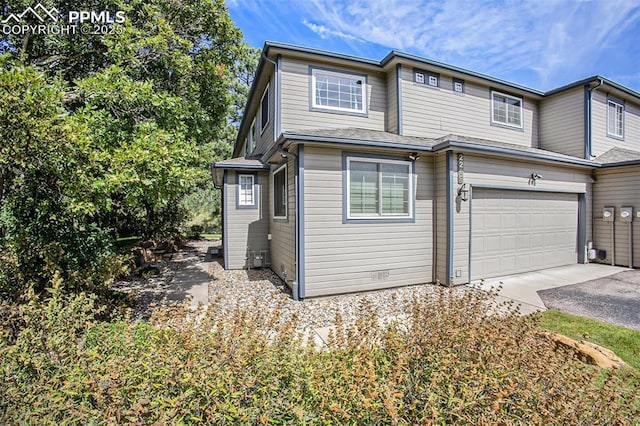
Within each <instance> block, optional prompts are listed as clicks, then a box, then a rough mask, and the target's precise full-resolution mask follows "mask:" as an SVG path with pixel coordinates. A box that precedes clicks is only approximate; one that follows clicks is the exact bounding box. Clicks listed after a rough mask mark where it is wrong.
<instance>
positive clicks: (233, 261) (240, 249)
mask: <svg viewBox="0 0 640 426" xmlns="http://www.w3.org/2000/svg"><path fill="white" fill-rule="evenodd" d="M228 173H229V178H228V179H229V180H228V191H227V193H226V196H227V197H228V199H227V201H228V204H227V206H228V209H229V211H227V212H225V220H226V221H227V237H226V241H227V247H226V248H225V250H227V255H228V263H229V264H228V265H225V267H226V268H227V269H243V268H246V267H247V262H246V256H247V250H248V249H251V250H267V249H268V248H269V244H268V241H267V232H268V229H269V223H268V220H267V218H268V213H267V206H268V195H267V194H268V193H269V192H268V191H269V183H268V181H269V175H268V174H267V173H260V174H258V175H257V181H258V183H257V187H258V194H257V196H258V202H259V206H258V208H257V209H237V208H236V196H237V186H238V185H237V184H236V173H240V174H242V172H234V171H231V170H230V171H229V172H228Z"/></svg>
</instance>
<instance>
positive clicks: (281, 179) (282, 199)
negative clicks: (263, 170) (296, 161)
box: [272, 163, 288, 219]
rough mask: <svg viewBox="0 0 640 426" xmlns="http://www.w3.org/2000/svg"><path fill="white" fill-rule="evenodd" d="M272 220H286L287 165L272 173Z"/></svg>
mask: <svg viewBox="0 0 640 426" xmlns="http://www.w3.org/2000/svg"><path fill="white" fill-rule="evenodd" d="M272 187H273V218H274V219H286V218H287V196H288V194H287V164H286V163H285V164H283V165H282V166H280V168H278V169H276V171H274V172H273V182H272Z"/></svg>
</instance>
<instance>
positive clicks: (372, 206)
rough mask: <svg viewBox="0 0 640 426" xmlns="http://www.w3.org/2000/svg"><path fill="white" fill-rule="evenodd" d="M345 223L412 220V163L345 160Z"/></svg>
mask: <svg viewBox="0 0 640 426" xmlns="http://www.w3.org/2000/svg"><path fill="white" fill-rule="evenodd" d="M346 172H347V178H346V184H347V188H346V195H347V198H346V201H347V203H346V204H347V205H346V208H347V219H391V218H398V219H408V218H410V217H411V205H412V197H411V194H412V193H413V191H412V183H411V182H412V173H411V162H409V161H404V160H392V159H386V158H385V159H377V158H364V157H347V158H346Z"/></svg>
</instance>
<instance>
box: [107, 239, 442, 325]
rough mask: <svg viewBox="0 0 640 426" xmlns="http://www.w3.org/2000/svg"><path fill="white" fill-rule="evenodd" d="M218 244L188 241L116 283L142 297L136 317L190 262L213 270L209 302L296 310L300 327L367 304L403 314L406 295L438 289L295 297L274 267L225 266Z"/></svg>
mask: <svg viewBox="0 0 640 426" xmlns="http://www.w3.org/2000/svg"><path fill="white" fill-rule="evenodd" d="M219 245H220V242H219V241H212V240H198V241H189V244H188V245H187V246H186V247H184V248H183V249H182V250H180V252H179V253H175V254H173V255H170V256H165V258H164V260H163V261H158V262H154V263H151V264H150V265H152V266H156V267H157V268H158V269H159V271H160V273H159V274H158V275H155V276H150V277H130V278H127V279H126V280H122V281H119V282H117V283H116V284H115V285H114V289H117V290H121V291H125V292H129V293H133V294H134V295H135V297H136V298H137V301H138V303H137V306H136V308H135V309H134V312H133V315H134V317H142V318H148V317H149V316H150V314H151V312H152V310H153V309H155V307H156V305H159V304H160V303H161V302H162V301H163V299H164V298H166V297H167V294H168V293H169V291H170V289H171V281H172V279H173V276H174V275H175V272H176V271H177V270H178V269H180V268H184V267H185V266H186V265H187V264H188V263H189V262H206V265H207V266H208V271H209V275H210V276H211V281H210V282H209V302H210V303H219V305H220V306H223V307H225V308H226V309H229V310H231V309H235V308H237V307H240V308H244V309H247V310H249V311H251V310H255V311H261V312H272V311H273V310H275V309H278V310H279V312H280V314H281V317H282V318H291V317H292V316H293V315H294V314H297V317H298V320H299V324H298V329H300V330H309V329H313V328H320V327H327V326H329V325H331V324H333V323H334V320H335V318H336V315H337V314H339V315H340V316H341V317H342V318H343V320H344V321H345V322H350V321H352V320H353V319H354V318H355V316H356V314H357V313H358V311H359V310H360V309H361V307H362V306H363V304H369V305H370V306H372V307H373V308H374V309H376V310H377V312H378V314H379V315H380V316H381V317H392V316H396V315H401V314H402V313H403V311H404V306H405V301H406V300H408V299H410V298H413V297H418V298H426V297H430V296H432V295H434V294H435V292H436V289H437V287H435V286H433V285H431V284H425V285H415V286H408V287H399V288H395V289H388V290H380V291H371V292H366V293H355V294H347V295H339V296H329V297H321V298H312V299H306V300H304V301H298V302H296V301H294V300H293V299H292V298H291V293H290V291H289V289H288V287H286V286H285V285H284V283H283V282H282V280H281V279H280V278H279V277H278V276H277V275H276V274H274V273H273V272H272V271H271V270H270V269H266V268H265V269H253V270H234V271H225V270H224V268H223V267H222V259H221V258H220V257H212V256H210V255H209V254H207V253H208V250H209V248H210V247H216V246H219Z"/></svg>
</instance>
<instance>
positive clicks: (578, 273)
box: [472, 263, 640, 318]
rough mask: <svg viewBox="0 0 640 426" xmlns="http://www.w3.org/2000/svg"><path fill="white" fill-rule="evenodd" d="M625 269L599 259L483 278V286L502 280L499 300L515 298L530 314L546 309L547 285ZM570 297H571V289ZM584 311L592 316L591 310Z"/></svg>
mask: <svg viewBox="0 0 640 426" xmlns="http://www.w3.org/2000/svg"><path fill="white" fill-rule="evenodd" d="M623 271H628V268H621V267H617V266H610V265H601V264H597V263H590V264H587V265H580V264H575V265H567V266H560V267H557V268H550V269H543V270H541V271H535V272H527V273H524V274H516V275H509V276H505V277H498V278H489V279H486V280H484V281H483V282H482V284H481V288H482V289H489V288H491V287H497V286H498V285H500V283H502V291H500V295H499V296H498V298H499V299H500V300H513V301H514V302H516V303H517V304H519V305H520V311H521V312H522V313H523V314H529V313H532V312H535V311H544V310H546V309H547V306H546V305H545V303H544V302H543V299H542V298H540V296H539V293H538V292H541V291H546V290H548V289H555V290H558V289H562V288H566V286H571V285H572V284H578V283H584V282H591V281H594V280H596V281H599V279H602V278H604V277H609V276H611V275H614V274H617V273H620V272H623ZM632 272H633V271H632ZM472 284H475V285H480V282H479V281H476V282H474V283H472ZM568 297H572V296H571V294H570V293H569V294H568ZM636 304H640V299H638V298H636ZM638 309H640V307H639V308H638ZM562 310H564V309H562ZM582 315H586V316H592V315H589V314H582ZM594 318H595V317H594Z"/></svg>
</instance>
